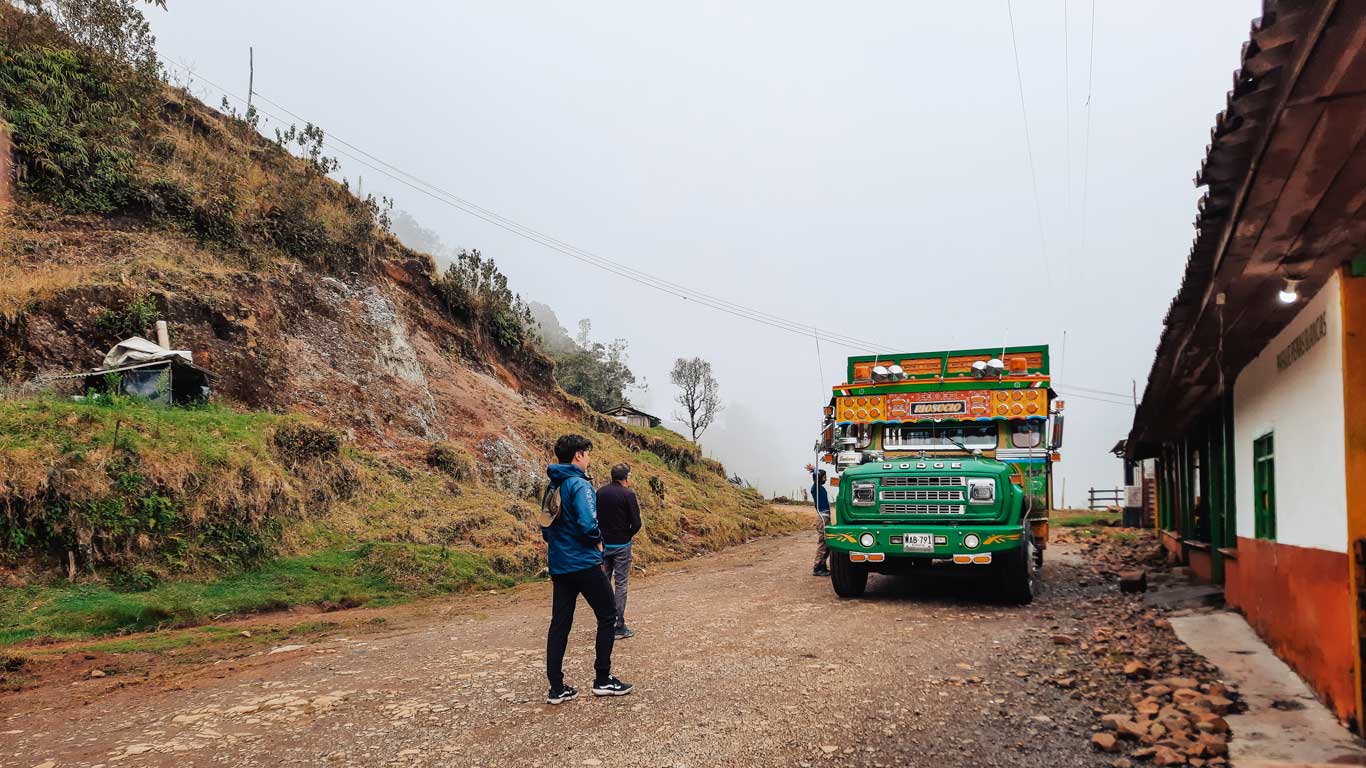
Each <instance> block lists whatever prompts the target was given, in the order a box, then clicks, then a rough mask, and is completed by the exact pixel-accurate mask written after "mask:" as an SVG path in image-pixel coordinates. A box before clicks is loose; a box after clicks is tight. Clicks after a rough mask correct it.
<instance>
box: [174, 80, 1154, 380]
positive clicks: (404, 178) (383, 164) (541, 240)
mask: <svg viewBox="0 0 1366 768" xmlns="http://www.w3.org/2000/svg"><path fill="white" fill-rule="evenodd" d="M168 63H170V64H171V65H172V66H176V67H178V68H180V69H182V70H184V71H186V72H188V73H189V74H191V75H193V76H194V77H196V78H198V79H199V80H200V81H201V82H203V83H205V84H207V85H209V86H212V87H213V88H216V89H217V90H218V91H220V92H221V93H222V94H223V95H225V96H228V97H230V98H232V99H235V100H237V101H238V102H243V103H245V100H244V99H243V98H242V97H240V96H238V95H237V94H235V93H233V92H232V91H229V90H228V89H226V88H224V87H223V86H221V85H218V84H217V83H214V82H213V81H211V80H209V79H207V78H205V77H203V76H202V75H200V74H199V73H198V72H196V71H195V70H194V69H192V68H190V67H188V66H186V65H184V64H178V63H176V62H168ZM1017 74H1018V70H1017ZM253 96H254V97H255V99H258V100H260V101H263V102H266V103H268V104H270V105H272V106H274V107H276V108H277V109H279V110H280V111H281V112H284V113H285V114H287V115H289V116H291V117H293V118H294V119H296V120H302V121H304V122H311V121H309V120H307V119H306V118H304V117H302V116H300V115H298V114H296V113H295V112H293V111H291V110H289V109H288V108H286V107H284V106H283V105H281V104H279V103H278V102H276V101H273V100H271V99H270V98H268V97H266V96H264V95H263V94H261V93H259V92H256V93H253ZM1022 99H1023V96H1022ZM1021 106H1023V100H1022V101H1021ZM257 112H258V113H260V114H263V115H266V116H267V117H271V118H274V119H275V120H278V121H280V122H281V123H284V122H285V120H284V118H281V117H280V116H278V115H275V114H272V113H270V112H269V111H266V110H262V109H260V108H257ZM334 141H335V142H336V143H335V144H334V143H332V142H334ZM324 143H325V144H326V145H327V146H328V147H329V148H330V149H331V150H332V151H334V152H337V153H338V154H340V155H343V156H344V157H347V158H348V159H350V160H352V161H353V162H355V163H357V164H359V165H362V166H365V167H366V168H369V169H371V170H373V171H375V172H376V173H379V174H381V175H383V176H385V177H387V178H389V179H391V180H393V181H395V182H397V183H399V184H402V185H404V186H406V187H408V188H409V189H412V190H414V191H415V192H418V193H419V194H422V195H425V196H427V197H429V198H431V199H433V200H435V201H437V202H440V203H443V204H445V205H448V206H451V207H454V208H456V209H457V210H460V211H462V212H464V213H466V214H469V215H471V216H474V217H476V218H478V219H481V220H483V221H485V222H487V223H490V224H493V225H494V226H497V227H499V228H501V229H504V230H505V231H508V232H511V233H512V234H516V235H518V236H519V237H522V238H524V239H527V240H530V241H532V242H535V243H537V244H539V245H542V246H544V247H546V248H549V249H551V250H554V251H556V252H559V253H562V254H564V255H567V256H570V257H571V258H574V259H576V260H579V261H582V262H584V263H587V264H590V265H591V266H595V267H597V268H599V269H602V270H604V271H607V272H611V273H613V274H616V275H618V276H620V277H623V278H625V279H628V280H632V281H634V282H637V283H639V284H642V285H646V286H648V287H651V288H654V289H655V290H658V291H660V292H662V293H667V294H669V295H672V296H675V297H677V298H680V299H682V300H684V301H693V302H695V303H698V304H702V305H703V306H706V307H708V308H711V309H715V310H717V311H719V312H724V313H726V314H730V315H732V316H735V317H738V318H740V319H744V320H750V321H752V322H757V323H760V324H763V325H767V326H769V327H772V328H776V329H778V330H783V331H787V332H789V333H795V334H799V335H802V336H809V337H814V338H815V340H816V343H817V346H818V347H819V344H820V342H821V341H822V340H824V341H826V342H829V343H833V344H836V345H838V346H844V347H849V348H853V349H861V350H867V349H874V350H876V349H883V350H888V351H897V350H898V349H899V348H898V347H893V346H891V345H886V344H879V343H876V342H871V341H867V340H864V339H859V338H857V337H853V336H849V335H847V334H841V333H835V332H832V331H827V330H824V329H821V328H817V327H815V326H812V325H807V324H804V323H799V322H797V321H794V320H789V319H786V318H783V317H780V316H778V315H774V314H771V313H768V312H763V311H761V310H758V309H755V308H752V307H749V306H747V305H743V304H739V303H736V302H731V301H728V300H726V299H722V298H718V297H715V296H712V295H709V294H706V293H703V292H701V291H695V290H692V289H690V288H688V287H686V286H683V285H680V284H678V283H674V282H671V281H668V280H664V279H662V278H658V277H655V276H653V275H650V274H649V273H647V272H644V271H642V270H639V269H635V268H633V267H630V266H628V265H625V264H622V263H620V262H616V261H612V260H610V259H607V258H604V257H601V256H597V255H596V254H593V253H591V252H589V251H585V250H583V249H580V248H577V247H575V246H573V245H571V244H569V243H567V242H564V241H562V240H559V239H557V238H554V237H552V236H550V235H546V234H544V233H541V232H538V231H537V230H534V229H532V228H530V227H527V226H525V225H522V224H520V223H518V222H516V221H514V220H512V219H509V218H507V217H504V216H501V215H500V214H498V213H496V212H494V211H491V210H489V209H487V208H484V207H482V206H479V205H476V204H475V203H472V202H470V201H468V200H465V199H464V198H461V197H459V196H457V195H454V194H453V193H450V192H447V191H445V190H443V189H441V188H440V187H437V186H436V185H434V184H431V183H429V182H426V181H424V180H422V179H421V178H419V177H417V176H415V175H413V174H411V173H408V172H407V171H404V170H403V169H401V168H399V167H398V166H395V165H393V164H391V163H388V162H387V161H385V160H383V159H382V158H379V157H378V156H376V155H373V154H371V153H369V152H367V151H365V150H364V149H361V148H360V147H358V146H356V145H354V144H352V143H350V142H347V141H345V140H343V139H341V138H340V137H337V136H335V135H331V134H325V138H324ZM338 144H340V145H342V147H346V149H343V148H342V147H339V146H337V145H338ZM348 149H349V150H350V151H348ZM358 155H360V156H358ZM1036 202H1037V200H1036ZM1040 232H1041V234H1042V230H1040ZM1046 261H1047V260H1046V259H1045V263H1046ZM818 362H819V359H818ZM822 375H823V374H822ZM1069 386H1070V388H1072V389H1080V390H1084V391H1089V392H1092V393H1098V394H1103V395H1116V396H1120V397H1127V395H1124V394H1121V393H1116V392H1111V391H1108V390H1102V389H1094V388H1090V387H1083V386H1080V385H1069ZM1077 396H1080V397H1083V398H1085V396H1083V395H1077ZM1085 399H1100V398H1094V397H1092V398H1085Z"/></svg>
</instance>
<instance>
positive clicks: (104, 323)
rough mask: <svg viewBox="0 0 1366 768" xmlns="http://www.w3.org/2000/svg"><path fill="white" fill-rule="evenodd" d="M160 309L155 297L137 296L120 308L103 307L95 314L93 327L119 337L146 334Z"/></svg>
mask: <svg viewBox="0 0 1366 768" xmlns="http://www.w3.org/2000/svg"><path fill="white" fill-rule="evenodd" d="M158 314H160V310H159V309H158V308H157V302H156V298H155V297H153V296H151V295H150V294H149V295H144V296H139V297H137V298H135V299H133V300H132V301H130V302H129V303H128V305H127V306H125V307H123V308H122V309H103V310H101V311H100V313H99V314H98V315H96V316H95V327H97V328H99V329H100V330H102V331H106V332H108V333H111V334H113V335H116V336H119V337H120V338H123V337H127V336H133V335H146V334H147V333H148V331H149V329H151V328H152V325H153V323H155V322H156V319H157V315H158Z"/></svg>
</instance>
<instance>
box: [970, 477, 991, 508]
mask: <svg viewBox="0 0 1366 768" xmlns="http://www.w3.org/2000/svg"><path fill="white" fill-rule="evenodd" d="M994 501H996V481H995V480H993V479H992V478H989V477H970V478H968V503H969V504H991V503H992V502H994Z"/></svg>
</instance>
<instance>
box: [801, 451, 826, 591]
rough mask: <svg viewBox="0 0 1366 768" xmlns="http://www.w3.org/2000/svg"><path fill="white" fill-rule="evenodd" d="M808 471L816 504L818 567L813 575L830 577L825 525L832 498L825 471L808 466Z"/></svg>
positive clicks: (813, 465)
mask: <svg viewBox="0 0 1366 768" xmlns="http://www.w3.org/2000/svg"><path fill="white" fill-rule="evenodd" d="M806 471H807V472H810V473H811V499H812V501H814V502H815V503H816V566H815V567H814V568H812V569H811V575H812V576H829V575H830V566H829V561H830V547H829V545H827V544H826V543H825V524H826V523H828V522H830V497H829V496H828V495H827V494H826V493H825V470H823V469H821V470H818V469H816V465H815V464H807V465H806Z"/></svg>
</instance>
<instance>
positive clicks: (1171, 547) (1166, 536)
mask: <svg viewBox="0 0 1366 768" xmlns="http://www.w3.org/2000/svg"><path fill="white" fill-rule="evenodd" d="M1158 538H1159V539H1160V540H1161V541H1162V548H1163V549H1165V550H1167V562H1169V563H1180V562H1181V560H1182V557H1181V536H1180V535H1179V534H1177V533H1176V532H1174V531H1162V532H1161V533H1160V534H1158Z"/></svg>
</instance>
